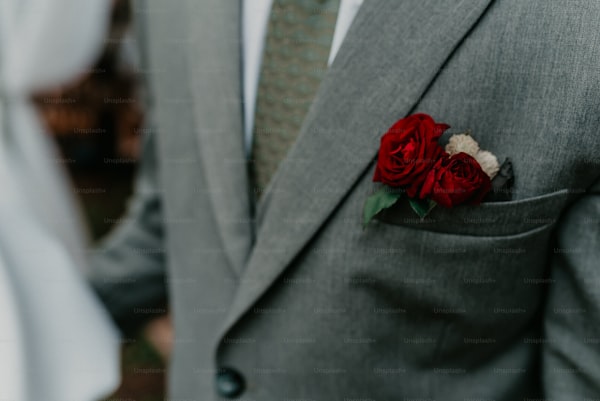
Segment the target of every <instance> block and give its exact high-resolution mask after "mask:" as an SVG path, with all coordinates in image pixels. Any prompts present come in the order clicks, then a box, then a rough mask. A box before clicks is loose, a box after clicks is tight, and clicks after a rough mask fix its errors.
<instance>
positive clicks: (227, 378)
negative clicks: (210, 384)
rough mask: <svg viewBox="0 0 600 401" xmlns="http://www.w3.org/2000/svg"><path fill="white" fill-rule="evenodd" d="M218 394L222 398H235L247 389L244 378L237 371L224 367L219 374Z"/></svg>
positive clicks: (217, 379)
mask: <svg viewBox="0 0 600 401" xmlns="http://www.w3.org/2000/svg"><path fill="white" fill-rule="evenodd" d="M216 381H217V392H218V393H219V395H220V396H221V397H225V398H235V397H237V396H239V395H240V394H242V392H243V391H244V388H245V383H244V378H243V377H242V375H241V374H239V373H238V372H237V371H236V370H235V369H232V368H227V367H222V368H220V369H219V371H218V372H217V378H216Z"/></svg>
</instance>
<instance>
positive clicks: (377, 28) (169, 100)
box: [93, 0, 600, 401]
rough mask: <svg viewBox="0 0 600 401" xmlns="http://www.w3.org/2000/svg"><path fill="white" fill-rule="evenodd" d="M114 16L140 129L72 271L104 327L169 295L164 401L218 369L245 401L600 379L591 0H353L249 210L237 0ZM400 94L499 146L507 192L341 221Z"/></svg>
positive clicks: (542, 386) (599, 74)
mask: <svg viewBox="0 0 600 401" xmlns="http://www.w3.org/2000/svg"><path fill="white" fill-rule="evenodd" d="M136 17H137V18H138V27H139V28H140V31H141V32H142V35H141V39H142V44H143V59H144V60H145V64H144V67H143V68H142V70H141V71H142V73H143V74H144V76H145V77H147V79H148V83H149V88H150V95H151V96H150V98H151V103H152V104H151V107H152V108H153V110H154V114H153V115H154V122H155V125H154V126H153V128H152V129H150V132H149V135H148V141H147V144H146V145H147V147H146V156H145V157H146V159H145V161H144V167H143V169H142V173H141V176H140V182H139V186H138V191H137V195H136V197H135V199H134V201H133V204H132V208H131V213H130V216H129V218H128V219H127V221H126V222H125V223H124V224H123V225H122V226H121V227H120V228H119V229H118V230H117V231H116V232H115V233H114V235H113V236H112V237H111V238H110V239H109V240H108V241H107V243H106V245H105V248H104V250H103V251H102V252H100V253H99V255H98V257H97V258H96V261H95V263H96V268H95V273H94V277H93V281H94V283H95V285H96V288H97V289H98V291H99V293H100V295H101V296H102V297H103V299H104V300H105V302H106V304H107V306H108V308H109V309H110V310H111V312H112V313H113V315H114V316H115V318H116V319H117V320H118V321H120V322H122V323H123V322H125V323H126V322H136V323H137V322H140V321H141V320H143V318H146V317H148V315H151V314H152V312H153V311H155V310H156V309H158V311H161V308H160V307H158V306H157V305H160V304H161V302H163V301H164V300H165V299H166V294H167V293H168V294H169V297H168V299H169V306H170V308H171V310H172V313H173V316H174V324H175V330H176V337H177V338H176V344H175V349H174V355H173V359H172V361H171V372H170V395H171V397H172V398H173V399H186V400H188V399H189V400H201V401H208V400H217V399H220V398H219V395H218V393H217V391H216V385H215V373H216V372H217V370H218V369H219V368H220V367H222V366H229V367H233V368H235V369H236V370H237V371H238V372H239V373H240V374H241V375H242V376H243V377H244V379H245V383H246V387H245V391H244V393H243V394H242V395H241V396H240V397H241V398H242V399H245V400H261V401H270V400H327V401H330V400H356V399H361V400H365V399H369V400H389V401H392V400H393V401H397V400H416V399H419V400H425V399H426V400H430V399H437V400H474V399H477V400H505V401H514V400H523V399H528V398H529V399H538V398H541V397H545V398H546V399H553V400H584V399H595V398H598V397H600V353H599V348H600V347H599V344H600V290H599V288H600V265H599V263H598V260H600V181H599V179H600V158H599V155H600V138H599V136H598V134H599V132H598V130H599V121H600V102H599V100H600V97H599V96H598V94H599V89H600V88H599V83H600V69H599V67H598V66H600V2H597V1H591V0H570V1H563V0H444V1H434V0H366V1H365V3H364V5H363V6H362V8H361V10H360V11H359V13H358V15H357V17H356V19H355V21H354V23H353V25H352V26H351V28H350V31H349V33H348V36H347V37H346V40H345V42H344V43H343V45H342V47H341V49H340V51H339V53H338V55H337V58H336V59H335V61H334V63H333V65H332V66H331V68H330V70H329V72H328V74H327V76H326V78H325V80H324V82H323V83H322V85H321V88H320V90H319V92H318V95H317V97H316V99H315V101H314V103H313V105H312V107H311V109H310V111H309V113H308V115H307V117H306V119H305V121H304V124H303V127H302V130H301V133H300V135H299V138H298V140H297V142H296V144H295V145H294V147H293V148H292V150H291V151H290V153H289V155H288V157H287V159H286V160H285V161H284V162H283V164H282V165H281V167H280V169H279V171H278V172H277V174H276V176H275V178H274V180H273V181H272V183H271V185H270V186H269V187H268V188H267V190H266V193H265V194H264V195H263V196H262V197H261V201H260V203H259V204H258V205H257V208H256V212H255V215H254V216H255V217H253V214H252V211H251V210H250V207H249V204H250V202H249V195H248V194H249V191H250V189H249V185H248V183H247V179H246V159H245V157H244V152H243V135H242V107H241V106H242V105H241V85H240V76H241V70H240V68H241V67H240V64H241V63H240V28H239V25H240V24H239V20H240V7H239V1H237V0H189V1H176V2H173V1H167V0H147V1H145V2H143V3H140V4H139V5H138V7H137V9H136ZM414 112H425V113H428V114H430V115H432V116H433V117H434V118H435V119H436V121H439V122H445V123H448V124H450V125H451V126H452V129H451V130H450V131H449V132H450V133H455V132H458V131H462V130H465V129H471V130H472V132H473V135H474V136H475V137H476V139H477V140H478V141H479V142H480V143H481V144H482V146H483V147H485V148H486V149H488V150H491V151H492V152H493V153H495V154H496V155H497V156H498V157H499V159H500V160H503V159H504V158H505V157H510V158H511V159H512V161H513V163H514V167H515V173H516V183H515V188H514V194H513V199H512V200H511V201H508V202H503V203H486V204H482V205H481V206H461V207H456V208H454V209H450V210H445V209H442V208H437V209H436V210H434V212H433V213H432V214H431V215H430V216H429V217H428V218H427V219H425V220H424V221H419V220H418V219H416V218H415V216H414V214H412V212H410V210H408V209H407V208H406V207H404V206H403V205H401V204H400V205H398V206H395V207H394V208H393V209H391V210H389V211H388V212H386V213H385V214H384V215H382V216H380V217H379V219H378V220H377V221H376V222H374V223H373V224H371V225H369V227H368V228H367V229H366V230H363V229H362V227H361V213H362V207H363V203H364V201H365V199H366V197H367V196H368V195H369V193H370V192H371V191H372V189H373V183H372V175H373V170H374V160H375V156H376V153H377V150H378V146H379V139H380V137H381V135H382V134H383V133H384V132H385V131H386V130H387V128H388V127H389V126H390V125H391V124H392V123H394V122H395V121H396V120H398V119H399V118H402V117H404V116H406V115H408V114H411V113H414ZM445 138H446V139H447V136H446V137H445Z"/></svg>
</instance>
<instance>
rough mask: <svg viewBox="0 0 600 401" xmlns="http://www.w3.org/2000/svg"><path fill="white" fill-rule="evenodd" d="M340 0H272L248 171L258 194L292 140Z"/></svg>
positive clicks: (322, 68)
mask: <svg viewBox="0 0 600 401" xmlns="http://www.w3.org/2000/svg"><path fill="white" fill-rule="evenodd" d="M339 2H340V0H274V1H273V8H272V10H271V16H270V18H269V24H268V28H267V40H266V44H265V51H264V55H263V61H262V68H261V72H260V80H259V85H258V95H257V100H256V115H255V123H254V135H253V143H252V158H253V163H252V164H251V173H252V176H253V177H252V178H253V180H254V187H255V193H257V194H260V193H262V191H263V190H264V189H265V187H266V186H267V184H268V183H269V181H270V180H271V177H272V176H273V175H274V173H275V171H276V170H277V167H278V166H279V163H281V161H282V160H283V159H284V158H285V156H286V154H287V152H288V150H289V149H290V147H291V146H292V144H293V143H294V141H295V140H296V137H297V135H298V132H299V130H300V127H301V125H302V121H303V120H304V117H305V115H306V113H307V112H308V109H309V107H310V105H311V103H312V101H313V99H314V97H315V94H316V93H317V89H318V88H319V84H320V83H321V80H322V78H323V76H324V75H325V72H326V70H327V61H328V58H329V52H330V48H331V43H332V41H333V33H334V29H335V23H336V20H337V12H338V9H339Z"/></svg>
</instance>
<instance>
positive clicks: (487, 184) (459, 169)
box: [363, 114, 512, 227]
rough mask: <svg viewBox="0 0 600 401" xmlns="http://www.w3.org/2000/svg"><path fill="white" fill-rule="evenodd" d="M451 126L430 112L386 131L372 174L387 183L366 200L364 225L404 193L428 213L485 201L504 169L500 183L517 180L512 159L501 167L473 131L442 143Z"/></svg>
mask: <svg viewBox="0 0 600 401" xmlns="http://www.w3.org/2000/svg"><path fill="white" fill-rule="evenodd" d="M448 128H450V126H449V125H447V124H439V123H436V122H435V121H434V120H433V118H431V116H429V115H427V114H414V115H411V116H408V117H406V118H403V119H401V120H399V121H398V122H396V123H395V124H394V125H393V126H392V127H391V128H390V129H389V130H388V132H386V133H385V134H384V135H383V137H382V138H381V146H380V148H379V154H378V158H377V166H376V169H375V175H374V176H373V181H374V182H379V183H382V184H383V186H382V187H381V188H380V189H379V190H378V191H377V192H375V193H374V194H373V195H371V196H369V198H368V199H367V201H366V203H365V206H364V213H363V214H364V216H363V217H364V226H365V227H366V225H367V224H368V223H369V222H370V221H371V220H372V219H373V217H374V216H375V215H376V214H377V213H379V212H381V211H382V210H384V209H387V208H389V207H391V206H392V205H394V204H395V203H396V202H397V201H399V200H400V199H403V198H405V199H407V202H408V203H409V204H410V206H411V207H412V209H413V210H414V211H415V213H416V214H417V215H419V217H421V218H425V217H426V216H427V215H428V214H429V213H430V212H431V211H432V210H433V208H435V207H436V206H437V205H440V206H442V207H445V208H452V207H454V206H457V205H461V204H471V205H476V204H479V203H481V201H482V200H483V199H484V198H485V197H486V195H488V193H490V191H492V189H493V188H494V185H493V183H492V180H493V179H494V178H495V177H496V176H498V175H499V174H498V173H499V172H500V173H501V174H500V175H501V178H502V180H497V181H498V183H502V185H503V186H506V185H507V184H511V183H512V165H511V164H510V160H508V159H507V160H506V162H505V163H504V164H503V165H502V166H500V165H499V163H498V159H497V158H496V156H494V155H493V154H492V153H491V152H488V151H486V150H482V149H481V148H480V147H479V144H478V143H477V141H476V140H475V139H474V138H473V137H472V136H471V134H470V132H466V133H462V134H456V135H453V136H452V137H451V138H450V140H449V142H448V144H447V145H446V147H445V148H443V147H442V146H441V145H440V144H439V139H440V137H441V136H442V134H443V133H444V131H446V130H447V129H448ZM509 173H510V174H509ZM496 190H500V188H494V192H496Z"/></svg>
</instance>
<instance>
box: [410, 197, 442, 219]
mask: <svg viewBox="0 0 600 401" xmlns="http://www.w3.org/2000/svg"><path fill="white" fill-rule="evenodd" d="M408 203H410V207H412V210H414V211H415V213H416V214H417V215H418V216H419V217H420V218H422V219H424V218H425V217H427V215H428V214H429V213H431V211H432V210H433V208H434V207H436V206H437V203H435V202H434V201H432V200H431V199H412V198H411V199H409V200H408Z"/></svg>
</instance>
